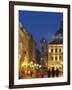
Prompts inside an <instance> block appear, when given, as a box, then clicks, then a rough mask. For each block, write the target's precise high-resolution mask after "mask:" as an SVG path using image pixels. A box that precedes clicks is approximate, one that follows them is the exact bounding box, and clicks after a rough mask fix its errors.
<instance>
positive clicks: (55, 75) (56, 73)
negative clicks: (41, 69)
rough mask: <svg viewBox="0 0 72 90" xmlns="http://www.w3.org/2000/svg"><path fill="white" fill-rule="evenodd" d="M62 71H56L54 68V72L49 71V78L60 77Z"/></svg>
mask: <svg viewBox="0 0 72 90" xmlns="http://www.w3.org/2000/svg"><path fill="white" fill-rule="evenodd" d="M59 74H60V71H59V69H58V68H57V69H56V70H55V69H54V67H52V70H50V69H48V77H59Z"/></svg>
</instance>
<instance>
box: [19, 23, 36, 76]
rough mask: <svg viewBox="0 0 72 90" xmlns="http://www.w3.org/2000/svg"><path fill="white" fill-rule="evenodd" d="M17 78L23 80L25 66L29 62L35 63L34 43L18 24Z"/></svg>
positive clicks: (25, 71) (25, 70)
mask: <svg viewBox="0 0 72 90" xmlns="http://www.w3.org/2000/svg"><path fill="white" fill-rule="evenodd" d="M18 49H19V54H18V59H19V78H24V74H25V73H27V71H28V70H27V68H26V67H27V66H28V65H29V64H30V62H36V59H35V55H36V54H35V42H34V40H33V38H32V37H31V35H30V34H29V33H28V32H26V30H25V28H24V27H23V26H22V25H21V23H19V47H18Z"/></svg>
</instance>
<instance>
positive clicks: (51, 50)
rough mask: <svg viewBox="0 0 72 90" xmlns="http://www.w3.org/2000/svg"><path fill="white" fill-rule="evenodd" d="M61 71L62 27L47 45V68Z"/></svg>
mask: <svg viewBox="0 0 72 90" xmlns="http://www.w3.org/2000/svg"><path fill="white" fill-rule="evenodd" d="M52 67H54V69H57V68H58V69H59V70H61V71H63V26H62V25H61V27H60V29H59V30H58V31H57V32H56V33H55V38H54V40H53V41H51V42H50V43H49V44H48V68H50V69H52Z"/></svg>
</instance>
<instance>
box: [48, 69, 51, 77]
mask: <svg viewBox="0 0 72 90" xmlns="http://www.w3.org/2000/svg"><path fill="white" fill-rule="evenodd" d="M50 76H51V71H50V69H49V70H48V77H50Z"/></svg>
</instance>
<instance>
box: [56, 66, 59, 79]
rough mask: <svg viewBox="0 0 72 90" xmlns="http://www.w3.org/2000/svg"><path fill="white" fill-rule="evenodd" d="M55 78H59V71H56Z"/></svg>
mask: <svg viewBox="0 0 72 90" xmlns="http://www.w3.org/2000/svg"><path fill="white" fill-rule="evenodd" d="M56 77H59V69H58V68H57V69H56Z"/></svg>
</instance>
